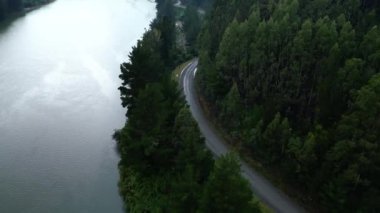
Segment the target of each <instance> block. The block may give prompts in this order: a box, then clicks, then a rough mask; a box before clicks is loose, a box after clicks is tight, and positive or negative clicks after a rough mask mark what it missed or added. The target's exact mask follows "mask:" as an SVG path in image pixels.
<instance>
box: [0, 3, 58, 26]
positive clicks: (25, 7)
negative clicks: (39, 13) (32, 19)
mask: <svg viewBox="0 0 380 213" xmlns="http://www.w3.org/2000/svg"><path fill="white" fill-rule="evenodd" d="M54 1H56V0H0V25H3V24H4V23H8V22H10V21H12V20H13V19H15V18H17V17H21V16H24V15H25V14H27V13H30V12H32V11H34V10H36V9H39V8H41V7H43V6H45V5H47V4H50V3H52V2H54Z"/></svg>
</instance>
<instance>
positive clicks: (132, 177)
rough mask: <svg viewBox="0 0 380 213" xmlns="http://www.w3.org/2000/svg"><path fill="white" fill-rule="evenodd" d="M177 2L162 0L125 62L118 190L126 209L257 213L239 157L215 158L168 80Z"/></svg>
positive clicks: (172, 61) (175, 57)
mask: <svg viewBox="0 0 380 213" xmlns="http://www.w3.org/2000/svg"><path fill="white" fill-rule="evenodd" d="M175 21H176V20H175V16H174V8H173V2H172V1H171V0H163V1H157V18H156V19H155V20H154V21H153V22H152V24H151V27H150V30H148V31H147V32H146V33H145V34H144V36H143V38H142V39H141V40H139V41H138V43H137V45H136V46H135V47H134V48H133V50H132V52H131V53H130V55H129V62H126V63H123V64H122V65H121V74H120V78H121V79H122V81H123V84H122V86H121V87H120V88H119V90H120V92H121V100H122V105H123V106H124V107H125V108H126V109H127V112H126V115H127V122H126V124H125V126H124V127H123V128H122V129H121V130H118V131H116V132H115V134H114V138H115V140H116V141H117V145H118V150H119V153H120V156H121V161H120V163H119V171H120V182H119V189H120V194H121V196H122V197H123V200H124V202H125V204H126V205H125V206H126V211H127V212H260V209H259V207H258V204H257V202H255V201H254V198H253V195H252V192H251V190H250V187H249V183H248V182H247V181H246V180H245V179H244V178H243V177H242V176H241V175H240V166H239V163H238V159H237V157H236V156H235V155H234V154H229V155H226V156H224V157H221V158H219V159H218V160H216V161H214V159H213V156H212V154H211V153H210V151H208V150H207V149H206V147H205V143H204V139H203V138H202V137H201V134H200V131H199V129H198V126H197V123H196V122H195V121H194V120H193V118H192V116H191V113H190V111H189V109H188V108H187V106H186V105H185V101H184V100H183V97H182V95H181V92H180V90H179V88H178V85H177V83H176V82H175V81H174V80H172V79H171V71H172V70H173V68H174V66H175V62H176V61H181V60H183V59H181V58H178V57H181V56H180V55H181V54H179V52H180V50H178V48H177V47H176V42H175V41H176V39H175V37H176V29H175Z"/></svg>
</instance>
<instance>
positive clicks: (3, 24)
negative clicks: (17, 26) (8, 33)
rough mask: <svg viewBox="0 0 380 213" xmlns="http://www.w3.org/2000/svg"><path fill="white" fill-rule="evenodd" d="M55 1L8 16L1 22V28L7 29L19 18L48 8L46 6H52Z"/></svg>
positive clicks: (49, 0)
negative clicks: (44, 7)
mask: <svg viewBox="0 0 380 213" xmlns="http://www.w3.org/2000/svg"><path fill="white" fill-rule="evenodd" d="M55 1H56V0H48V1H46V2H43V3H41V4H37V5H35V6H30V7H25V8H24V9H23V10H22V11H18V12H13V13H9V14H8V15H6V16H5V17H4V19H2V20H0V28H3V27H6V26H8V25H9V24H10V23H12V22H13V21H14V20H15V19H17V18H19V17H21V16H24V15H26V14H27V13H30V12H32V11H34V10H37V9H39V8H41V7H43V6H46V5H48V4H50V3H53V2H55ZM0 31H1V29H0Z"/></svg>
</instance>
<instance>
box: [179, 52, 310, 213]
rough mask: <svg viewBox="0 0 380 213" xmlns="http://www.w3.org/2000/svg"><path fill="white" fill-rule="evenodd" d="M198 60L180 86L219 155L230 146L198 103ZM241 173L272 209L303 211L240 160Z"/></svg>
mask: <svg viewBox="0 0 380 213" xmlns="http://www.w3.org/2000/svg"><path fill="white" fill-rule="evenodd" d="M197 66H198V60H196V59H195V60H193V61H192V62H191V63H190V64H189V65H187V66H186V67H185V68H184V69H183V70H182V72H181V75H180V86H181V87H182V88H183V91H184V94H185V96H186V101H187V103H188V105H189V106H190V110H191V113H192V115H193V117H194V118H195V120H196V121H197V123H198V126H199V128H200V130H201V132H202V134H203V136H204V137H205V138H206V145H207V147H208V148H209V149H210V150H211V151H212V152H213V153H214V154H215V155H216V156H221V155H224V154H226V153H228V152H229V151H230V147H229V146H228V145H227V143H226V142H225V141H224V139H223V138H222V137H221V136H220V135H219V134H217V131H216V129H215V128H214V126H213V125H212V124H211V123H210V121H209V120H208V119H206V117H205V115H204V113H203V111H202V108H201V106H200V103H199V99H198V95H197V92H196V89H195V86H194V77H195V74H196V72H197ZM241 170H242V174H243V176H244V177H245V178H247V180H248V181H249V183H250V185H251V188H252V190H253V192H254V193H255V195H256V196H257V197H259V198H260V200H261V201H263V202H264V203H266V204H267V205H268V206H269V207H270V208H271V209H272V210H273V211H275V212H281V213H296V212H305V210H304V209H302V208H301V207H300V206H298V205H297V204H296V203H294V202H293V201H291V200H290V199H289V197H287V196H286V195H285V194H284V193H282V192H281V191H280V190H278V189H277V188H276V187H274V186H273V185H272V184H271V183H270V182H269V181H268V180H266V179H265V178H264V177H263V176H261V175H260V174H259V173H258V172H256V171H254V170H253V169H252V168H251V167H249V166H248V165H247V163H246V162H244V161H241Z"/></svg>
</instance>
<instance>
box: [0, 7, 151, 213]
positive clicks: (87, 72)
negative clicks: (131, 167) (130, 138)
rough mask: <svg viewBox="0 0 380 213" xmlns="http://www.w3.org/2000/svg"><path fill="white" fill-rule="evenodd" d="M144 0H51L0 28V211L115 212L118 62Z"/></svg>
mask: <svg viewBox="0 0 380 213" xmlns="http://www.w3.org/2000/svg"><path fill="white" fill-rule="evenodd" d="M155 13H156V11H155V4H154V3H153V2H152V1H148V0H57V1H55V2H53V3H51V4H49V5H46V6H44V7H42V8H40V9H38V10H35V11H32V12H30V13H28V14H27V15H25V16H23V17H19V18H17V19H16V20H13V21H12V22H11V23H9V24H6V26H2V27H1V28H0V212H2V213H8V212H9V213H18V212H20V213H23V212H26V213H34V212H35V213H45V212H46V213H51V212H54V213H59V212H62V213H76V212H78V213H81V212H91V213H93V212H102V213H103V212H105V213H108V212H109V213H117V212H122V201H121V198H120V197H119V194H118V188H117V182H118V170H117V163H118V161H119V157H118V155H117V153H116V152H115V143H114V141H113V140H112V139H111V135H112V133H113V130H114V129H117V128H120V127H122V126H123V123H124V122H125V116H124V114H125V109H123V108H122V107H121V105H120V99H119V91H118V90H117V88H118V86H119V85H120V83H121V81H120V80H119V79H118V75H119V72H120V70H119V64H120V63H121V62H122V61H123V60H126V59H127V56H128V53H129V51H130V50H131V48H132V46H133V45H135V44H136V41H137V39H139V38H140V37H141V36H142V34H143V33H144V31H145V29H147V28H148V27H149V23H150V22H151V20H152V19H153V18H154V16H155V15H156V14H155Z"/></svg>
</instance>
